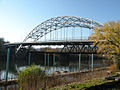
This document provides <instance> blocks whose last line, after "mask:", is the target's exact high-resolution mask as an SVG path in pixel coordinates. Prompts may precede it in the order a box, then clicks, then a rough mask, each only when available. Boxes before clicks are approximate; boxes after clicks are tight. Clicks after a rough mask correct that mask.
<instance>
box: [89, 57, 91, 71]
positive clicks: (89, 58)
mask: <svg viewBox="0 0 120 90" xmlns="http://www.w3.org/2000/svg"><path fill="white" fill-rule="evenodd" d="M90 59H91V55H89V69H91V65H90V61H91V60H90Z"/></svg>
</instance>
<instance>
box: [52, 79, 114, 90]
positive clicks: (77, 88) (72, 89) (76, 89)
mask: <svg viewBox="0 0 120 90" xmlns="http://www.w3.org/2000/svg"><path fill="white" fill-rule="evenodd" d="M112 81H113V80H105V79H102V78H101V79H93V80H87V81H84V82H79V83H73V84H67V85H64V86H61V87H56V88H51V89H50V90H82V89H86V88H89V87H91V86H95V85H101V84H104V83H107V82H112Z"/></svg>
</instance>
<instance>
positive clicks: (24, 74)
mask: <svg viewBox="0 0 120 90" xmlns="http://www.w3.org/2000/svg"><path fill="white" fill-rule="evenodd" d="M45 78H46V73H45V71H44V70H42V68H41V67H40V66H35V65H31V66H29V67H27V68H25V69H23V70H22V71H21V72H20V74H19V75H18V84H19V86H20V88H22V89H25V90H27V89H29V90H34V89H36V88H37V85H38V83H39V84H41V85H44V84H43V83H44V81H45Z"/></svg>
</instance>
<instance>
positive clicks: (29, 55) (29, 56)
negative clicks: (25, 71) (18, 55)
mask: <svg viewBox="0 0 120 90" xmlns="http://www.w3.org/2000/svg"><path fill="white" fill-rule="evenodd" d="M30 64H31V53H29V54H28V65H29V66H30Z"/></svg>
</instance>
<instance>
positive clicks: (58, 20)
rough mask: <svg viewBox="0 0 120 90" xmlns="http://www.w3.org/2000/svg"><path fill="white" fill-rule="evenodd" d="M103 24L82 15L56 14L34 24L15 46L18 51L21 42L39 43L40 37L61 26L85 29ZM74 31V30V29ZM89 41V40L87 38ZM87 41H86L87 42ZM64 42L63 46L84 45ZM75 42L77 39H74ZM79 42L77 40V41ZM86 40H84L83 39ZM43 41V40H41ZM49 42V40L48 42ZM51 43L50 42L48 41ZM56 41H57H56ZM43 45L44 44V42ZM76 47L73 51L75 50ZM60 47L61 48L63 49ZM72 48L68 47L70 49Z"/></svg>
mask: <svg viewBox="0 0 120 90" xmlns="http://www.w3.org/2000/svg"><path fill="white" fill-rule="evenodd" d="M102 26H103V24H101V23H99V22H96V21H94V20H91V19H88V18H84V17H79V16H58V17H54V18H50V19H48V20H46V21H44V22H42V23H41V24H39V25H38V26H36V27H35V28H34V29H33V30H32V31H31V32H30V33H29V34H28V35H27V36H26V37H25V39H24V40H23V42H22V43H21V44H20V46H19V47H18V48H17V51H16V52H18V51H19V49H20V48H21V47H22V46H23V44H25V43H34V44H35V43H37V44H38V43H41V41H40V39H41V38H42V37H45V36H46V35H47V34H49V33H51V32H53V31H57V30H60V29H62V28H68V27H81V28H87V29H94V28H95V27H102ZM74 32H75V31H74ZM88 41H89V40H88ZM88 41H87V42H88ZM54 42H55V41H54ZM63 42H64V48H63V49H66V48H69V47H71V48H76V47H77V48H83V47H84V46H85V44H83V46H80V47H78V45H79V44H80V45H82V44H81V42H80V43H78V45H77V46H75V45H74V44H76V43H73V44H72V46H71V43H70V42H71V41H69V40H68V41H67V42H69V43H70V45H67V44H65V42H66V41H63ZM72 42H73V41H72ZM76 42H77V41H76ZM78 42H79V41H78ZM84 42H86V41H84ZM42 43H43V42H42ZM48 43H49V42H48ZM50 43H51V42H50ZM56 43H57V42H56ZM44 45H45V44H44ZM90 45H91V42H90V44H89V46H88V47H90ZM77 48H76V50H75V51H77ZM63 49H62V50H63ZM71 50H72V49H70V51H71Z"/></svg>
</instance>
